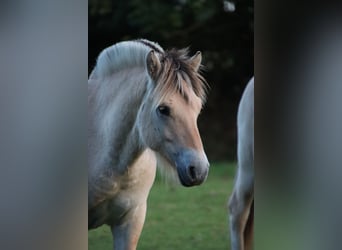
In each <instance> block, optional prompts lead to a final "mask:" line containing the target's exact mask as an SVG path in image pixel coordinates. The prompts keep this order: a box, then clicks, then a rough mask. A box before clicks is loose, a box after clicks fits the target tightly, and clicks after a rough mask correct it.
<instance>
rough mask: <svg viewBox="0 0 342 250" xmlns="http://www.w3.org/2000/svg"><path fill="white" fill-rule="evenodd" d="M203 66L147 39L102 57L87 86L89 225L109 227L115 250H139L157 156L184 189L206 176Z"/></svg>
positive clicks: (197, 57)
mask: <svg viewBox="0 0 342 250" xmlns="http://www.w3.org/2000/svg"><path fill="white" fill-rule="evenodd" d="M200 65H201V53H200V52H197V53H196V54H195V55H194V56H193V57H189V56H188V52H187V50H184V49H183V50H175V49H172V50H169V51H164V50H163V49H162V48H161V47H160V46H159V45H158V44H156V43H154V42H151V41H148V40H143V39H140V40H135V41H127V42H120V43H118V44H115V45H113V46H111V47H109V48H107V49H105V50H104V51H102V52H101V54H100V55H99V57H98V60H97V64H96V66H95V68H94V70H93V72H92V73H91V75H90V78H89V81H88V163H89V169H88V176H89V177H88V188H89V190H88V200H89V201H88V220H89V221H88V228H89V229H92V228H96V227H99V226H101V225H103V224H107V225H109V226H110V227H111V230H112V234H113V237H114V249H116V250H119V249H131V250H133V249H136V246H137V244H138V240H139V237H140V234H141V231H142V227H143V224H144V221H145V214H146V200H147V197H148V194H149V191H150V188H151V186H152V184H153V181H154V178H155V172H156V165H157V159H160V160H161V161H163V162H164V163H166V164H165V165H167V167H168V169H169V170H171V172H174V173H175V175H176V176H177V175H178V177H177V179H179V181H180V182H181V184H183V185H184V186H187V187H189V186H194V185H200V184H201V183H203V182H204V181H205V179H206V178H207V175H208V170H209V163H208V160H207V157H206V154H205V152H204V149H203V145H202V141H201V137H200V134H199V131H198V128H197V117H198V115H199V113H200V111H201V109H202V106H203V103H204V101H205V97H206V83H205V80H204V79H203V77H202V76H201V75H200V74H199V68H200Z"/></svg>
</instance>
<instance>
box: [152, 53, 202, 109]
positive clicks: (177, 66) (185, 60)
mask: <svg viewBox="0 0 342 250" xmlns="http://www.w3.org/2000/svg"><path fill="white" fill-rule="evenodd" d="M160 62H161V65H162V67H161V68H162V70H161V72H160V73H159V76H158V79H157V80H156V81H157V87H156V89H155V93H156V94H157V95H158V96H159V99H163V97H165V96H166V95H167V94H168V93H172V92H174V91H179V92H180V93H181V94H182V95H183V97H184V98H185V100H187V101H189V94H188V91H189V89H192V90H193V91H194V92H195V94H196V95H197V96H198V97H199V98H201V100H202V103H204V102H205V99H206V94H207V88H208V85H207V82H206V81H205V79H204V78H203V76H202V75H201V73H200V70H197V69H194V68H193V66H192V62H191V57H190V56H189V49H188V48H185V49H180V50H177V49H171V50H167V51H165V52H164V53H163V54H162V55H161V58H160Z"/></svg>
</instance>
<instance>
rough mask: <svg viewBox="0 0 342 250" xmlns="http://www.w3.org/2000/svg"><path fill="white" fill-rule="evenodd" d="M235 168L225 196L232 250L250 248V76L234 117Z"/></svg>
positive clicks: (252, 198) (252, 99) (251, 200)
mask: <svg viewBox="0 0 342 250" xmlns="http://www.w3.org/2000/svg"><path fill="white" fill-rule="evenodd" d="M237 126H238V170H237V175H236V179H235V186H234V190H233V193H232V195H231V197H230V199H229V205H228V206H229V213H230V235H231V237H230V238H231V247H232V248H231V249H232V250H247V249H252V248H253V246H252V240H253V216H254V78H252V79H251V80H250V81H249V83H248V84H247V87H246V89H245V91H244V93H243V95H242V98H241V101H240V104H239V110H238V117H237Z"/></svg>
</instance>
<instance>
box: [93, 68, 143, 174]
mask: <svg viewBox="0 0 342 250" xmlns="http://www.w3.org/2000/svg"><path fill="white" fill-rule="evenodd" d="M147 80H148V77H147V75H146V73H145V71H143V70H142V69H130V70H129V71H127V72H119V73H117V74H115V75H113V76H112V77H111V78H110V79H108V80H107V81H108V82H106V83H109V84H107V85H106V86H103V87H104V88H103V89H102V90H100V91H99V92H98V96H97V98H101V99H102V102H100V103H98V105H97V109H96V111H95V114H98V115H97V118H96V120H98V121H100V122H99V123H98V124H97V126H96V129H95V130H96V131H95V132H96V135H97V139H96V141H97V142H96V144H97V148H98V149H97V151H98V152H97V160H96V162H94V163H95V164H96V165H97V167H96V169H97V170H99V171H100V172H102V173H103V171H105V172H107V171H108V172H109V173H110V174H113V173H114V174H115V173H117V174H121V173H124V172H125V171H126V169H127V168H128V167H129V165H130V164H131V163H132V161H133V160H134V159H136V157H137V156H138V155H139V154H140V153H141V152H142V151H143V150H144V146H143V144H142V143H141V141H140V136H139V132H138V129H137V126H136V120H137V114H138V111H139V109H140V107H141V104H142V102H143V100H144V97H145V95H146V93H147V91H148V89H147V88H148V87H147ZM101 84H103V83H101ZM105 103H107V105H105ZM104 107H105V111H104V112H103V111H102V112H101V111H100V110H101V109H103V108H104ZM103 168H105V169H106V170H104V169H103Z"/></svg>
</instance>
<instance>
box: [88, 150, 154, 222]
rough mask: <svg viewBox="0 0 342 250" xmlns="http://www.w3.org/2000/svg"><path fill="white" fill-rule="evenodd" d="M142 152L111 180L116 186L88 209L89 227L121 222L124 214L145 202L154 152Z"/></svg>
mask: <svg viewBox="0 0 342 250" xmlns="http://www.w3.org/2000/svg"><path fill="white" fill-rule="evenodd" d="M150 153H151V152H149V151H147V152H144V153H143V154H142V155H141V156H140V157H139V158H138V159H137V160H136V161H134V164H132V165H131V166H129V168H128V169H127V171H126V172H125V173H124V174H123V175H121V176H118V177H116V178H115V180H113V181H114V182H115V185H113V186H116V187H118V188H117V189H116V191H115V192H114V193H113V192H112V193H111V192H108V193H110V195H109V196H108V197H104V198H103V200H102V201H101V202H100V203H99V204H97V205H96V206H95V207H94V208H93V209H91V210H90V211H89V214H88V217H89V218H88V219H89V228H96V227H98V226H101V225H103V224H109V225H113V224H115V223H122V220H124V219H125V217H126V215H127V214H129V212H130V211H131V210H134V209H135V208H136V207H137V206H139V205H140V204H141V203H143V202H146V199H147V196H148V193H149V191H150V188H151V186H152V184H153V181H154V178H155V172H156V160H155V156H154V154H153V155H151V154H150Z"/></svg>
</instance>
